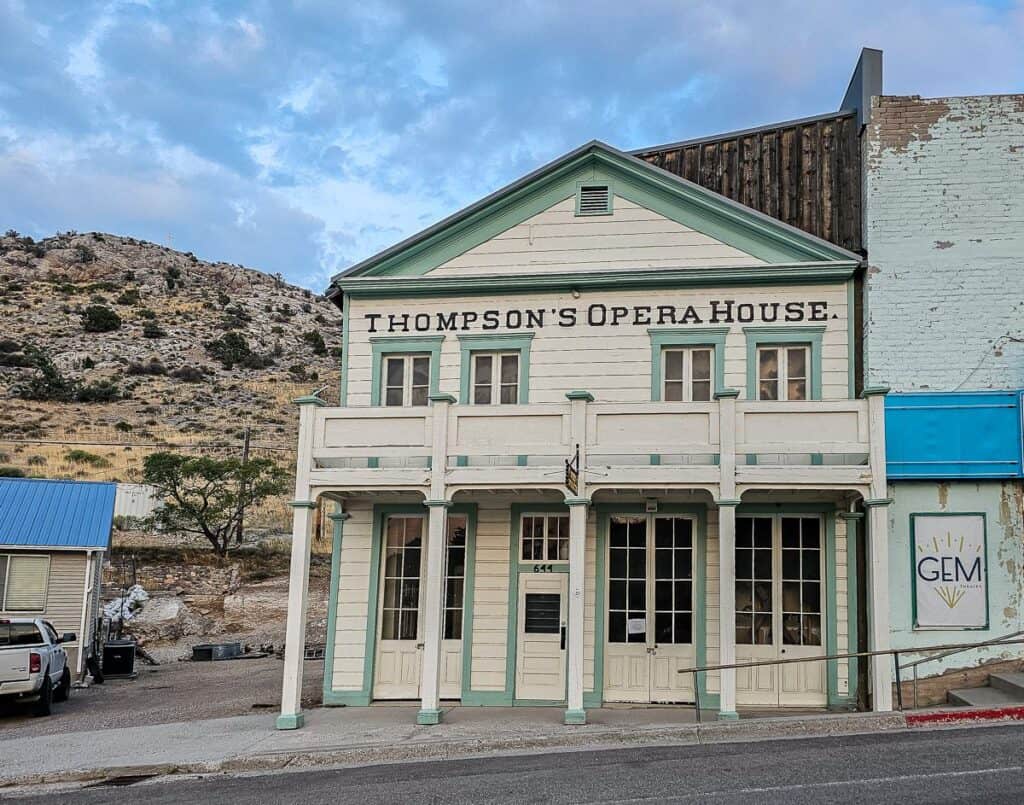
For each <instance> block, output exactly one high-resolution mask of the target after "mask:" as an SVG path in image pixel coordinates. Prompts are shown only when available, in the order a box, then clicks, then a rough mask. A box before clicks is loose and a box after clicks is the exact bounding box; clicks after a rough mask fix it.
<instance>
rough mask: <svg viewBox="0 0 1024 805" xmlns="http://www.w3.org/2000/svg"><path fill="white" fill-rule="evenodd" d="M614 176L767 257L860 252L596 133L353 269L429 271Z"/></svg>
mask: <svg viewBox="0 0 1024 805" xmlns="http://www.w3.org/2000/svg"><path fill="white" fill-rule="evenodd" d="M579 181H585V182H588V183H589V182H593V183H609V184H610V183H613V182H614V188H615V194H616V195H618V196H621V197H623V198H626V199H628V200H629V201H632V202H634V203H637V204H640V206H643V207H646V208H647V209H650V210H653V211H654V212H657V213H659V214H661V215H664V216H666V217H668V218H670V219H671V220H675V221H679V222H680V223H684V224H686V225H687V226H689V227H691V228H693V229H696V230H698V231H700V232H703V233H705V234H707V235H710V236H711V237H714V238H716V239H718V240H721V241H723V242H725V243H728V244H729V245H731V246H734V247H736V248H738V249H740V250H742V251H744V252H747V253H748V254H751V255H752V256H754V257H757V258H759V259H761V260H766V261H768V262H779V261H780V260H841V261H850V262H857V263H859V262H860V260H859V258H858V257H857V255H854V254H853V253H852V252H849V251H846V250H844V249H840V248H838V247H836V246H833V245H831V244H829V243H827V242H825V241H823V240H821V239H819V238H815V237H813V236H811V235H807V234H806V233H803V232H801V231H800V230H798V229H796V228H795V227H791V226H787V225H785V224H782V223H780V222H779V221H776V220H773V219H771V218H770V217H769V216H767V215H763V214H760V213H757V212H755V211H754V210H751V209H749V208H747V207H744V206H743V205H741V204H738V203H736V202H732V201H729V200H728V199H726V198H724V197H723V196H720V195H718V194H716V193H713V192H711V191H709V190H706V189H705V188H703V187H700V186H699V185H697V184H695V183H692V182H687V181H685V180H682V179H680V178H679V177H677V176H674V175H672V174H670V173H669V172H667V171H664V170H661V169H659V168H656V167H654V166H652V165H650V164H648V163H646V162H644V161H643V160H640V159H637V158H635V157H632V156H630V155H628V154H625V153H623V152H621V151H618V150H617V149H614V148H611V147H610V146H608V145H606V144H604V143H601V142H598V141H592V142H590V143H587V144H586V145H584V146H582V147H580V148H577V149H575V150H574V151H570V152H569V153H567V154H565V155H563V156H562V157H560V158H558V159H556V160H555V161H553V162H551V163H549V164H547V165H544V166H542V167H541V168H539V169H537V170H535V171H533V172H532V173H530V174H527V175H526V176H524V177H522V178H521V179H519V180H518V181H516V182H513V183H512V184H510V185H508V186H506V187H504V188H502V189H501V190H498V191H497V192H495V193H493V194H491V195H490V196H488V197H486V198H484V199H481V200H480V201H478V202H476V203H475V204H472V205H470V206H469V207H467V208H465V209H463V210H461V211H459V212H457V213H455V214H454V215H452V216H450V217H448V218H447V219H445V220H443V221H440V222H438V223H437V224H435V225H434V226H432V227H429V228H427V229H426V230H424V231H423V232H421V233H419V234H417V235H414V236H413V237H411V238H408V239H407V240H405V241H403V242H401V243H398V244H396V245H395V246H393V247H391V248H390V249H387V250H385V251H383V252H381V253H380V254H377V255H375V256H373V257H371V258H369V259H368V260H364V261H363V262H361V263H359V264H357V265H355V266H353V267H352V268H350V269H348V271H346V272H345V273H344V274H340V275H338V276H336V277H335V278H334V279H333V281H332V282H333V284H334V285H335V287H341V286H342V284H343V283H344V281H345V280H346V279H348V278H349V277H351V276H376V275H381V274H385V275H390V276H411V275H420V274H424V273H426V272H428V271H430V270H431V269H432V268H435V267H436V266H438V265H441V264H442V263H444V262H446V261H447V260H450V259H451V258H453V257H455V256H457V255H459V254H463V253H464V252H466V251H468V250H469V249H471V248H473V247H474V246H476V245H479V244H480V243H483V242H485V241H487V240H489V239H491V238H493V237H494V236H495V235H497V234H498V233H499V232H503V231H505V230H507V229H509V228H511V227H513V226H515V225H516V224H519V223H522V222H523V221H525V220H527V219H528V218H530V217H532V216H533V215H536V214H537V213H539V212H542V211H544V210H546V209H548V208H549V207H551V206H553V205H554V204H556V203H558V202H559V201H562V200H564V199H568V198H571V197H572V196H573V194H574V193H575V190H576V182H579Z"/></svg>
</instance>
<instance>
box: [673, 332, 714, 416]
mask: <svg viewBox="0 0 1024 805" xmlns="http://www.w3.org/2000/svg"><path fill="white" fill-rule="evenodd" d="M673 352H678V353H680V354H682V356H683V376H682V377H681V378H679V379H678V380H676V379H673V380H669V379H668V377H667V374H668V355H669V354H670V353H673ZM695 352H710V353H711V361H710V365H709V367H708V369H709V376H708V377H707V378H706V379H704V378H702V379H701V380H699V381H697V382H701V383H705V382H706V383H707V384H708V398H707V399H706V400H694V399H693V383H694V379H693V353H695ZM668 383H681V384H682V399H680V400H671V402H713V401H714V399H715V348H714V346H711V345H708V346H705V345H703V344H692V345H687V346H681V345H672V346H667V347H662V348H661V398H662V400H665V401H666V402H669V400H668V399H667V397H668V395H667V394H666V392H667V388H666V384H668Z"/></svg>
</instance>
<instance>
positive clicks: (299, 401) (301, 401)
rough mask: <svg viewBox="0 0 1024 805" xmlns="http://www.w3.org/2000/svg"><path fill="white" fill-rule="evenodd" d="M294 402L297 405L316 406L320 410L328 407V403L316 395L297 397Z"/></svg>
mask: <svg viewBox="0 0 1024 805" xmlns="http://www.w3.org/2000/svg"><path fill="white" fill-rule="evenodd" d="M292 402H293V403H295V405H315V406H317V407H318V408H324V407H326V406H327V403H326V402H324V401H323V400H321V399H320V398H319V397H317V396H316V395H315V394H306V395H305V396H302V397H296V398H295V399H294V400H292Z"/></svg>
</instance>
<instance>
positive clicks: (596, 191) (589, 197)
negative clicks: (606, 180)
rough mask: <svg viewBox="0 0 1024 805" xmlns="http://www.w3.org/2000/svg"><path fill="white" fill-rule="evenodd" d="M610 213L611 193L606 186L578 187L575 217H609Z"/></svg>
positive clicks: (587, 185)
mask: <svg viewBox="0 0 1024 805" xmlns="http://www.w3.org/2000/svg"><path fill="white" fill-rule="evenodd" d="M611 211H612V191H611V188H610V187H609V186H608V185H606V184H584V185H580V189H579V194H578V195H577V197H576V214H577V215H609V214H610V213H611Z"/></svg>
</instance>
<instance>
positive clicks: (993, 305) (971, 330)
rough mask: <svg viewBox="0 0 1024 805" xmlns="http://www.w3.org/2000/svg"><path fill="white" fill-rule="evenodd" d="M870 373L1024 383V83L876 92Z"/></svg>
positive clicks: (934, 382)
mask: <svg viewBox="0 0 1024 805" xmlns="http://www.w3.org/2000/svg"><path fill="white" fill-rule="evenodd" d="M864 148H865V158H864V170H865V200H866V205H865V244H866V247H867V252H868V259H869V263H870V266H869V269H868V271H867V282H866V288H867V314H868V316H867V321H866V341H865V353H866V366H867V384H868V385H887V386H890V387H891V388H892V389H893V390H898V391H917V390H926V389H931V390H944V391H952V390H978V389H1012V388H1020V387H1024V95H992V96H978V97H968V98H938V99H930V100H929V99H922V98H919V97H917V96H910V97H891V96H883V97H881V98H874V99H873V100H872V113H871V122H870V124H869V125H868V127H867V130H866V132H865V137H864Z"/></svg>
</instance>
